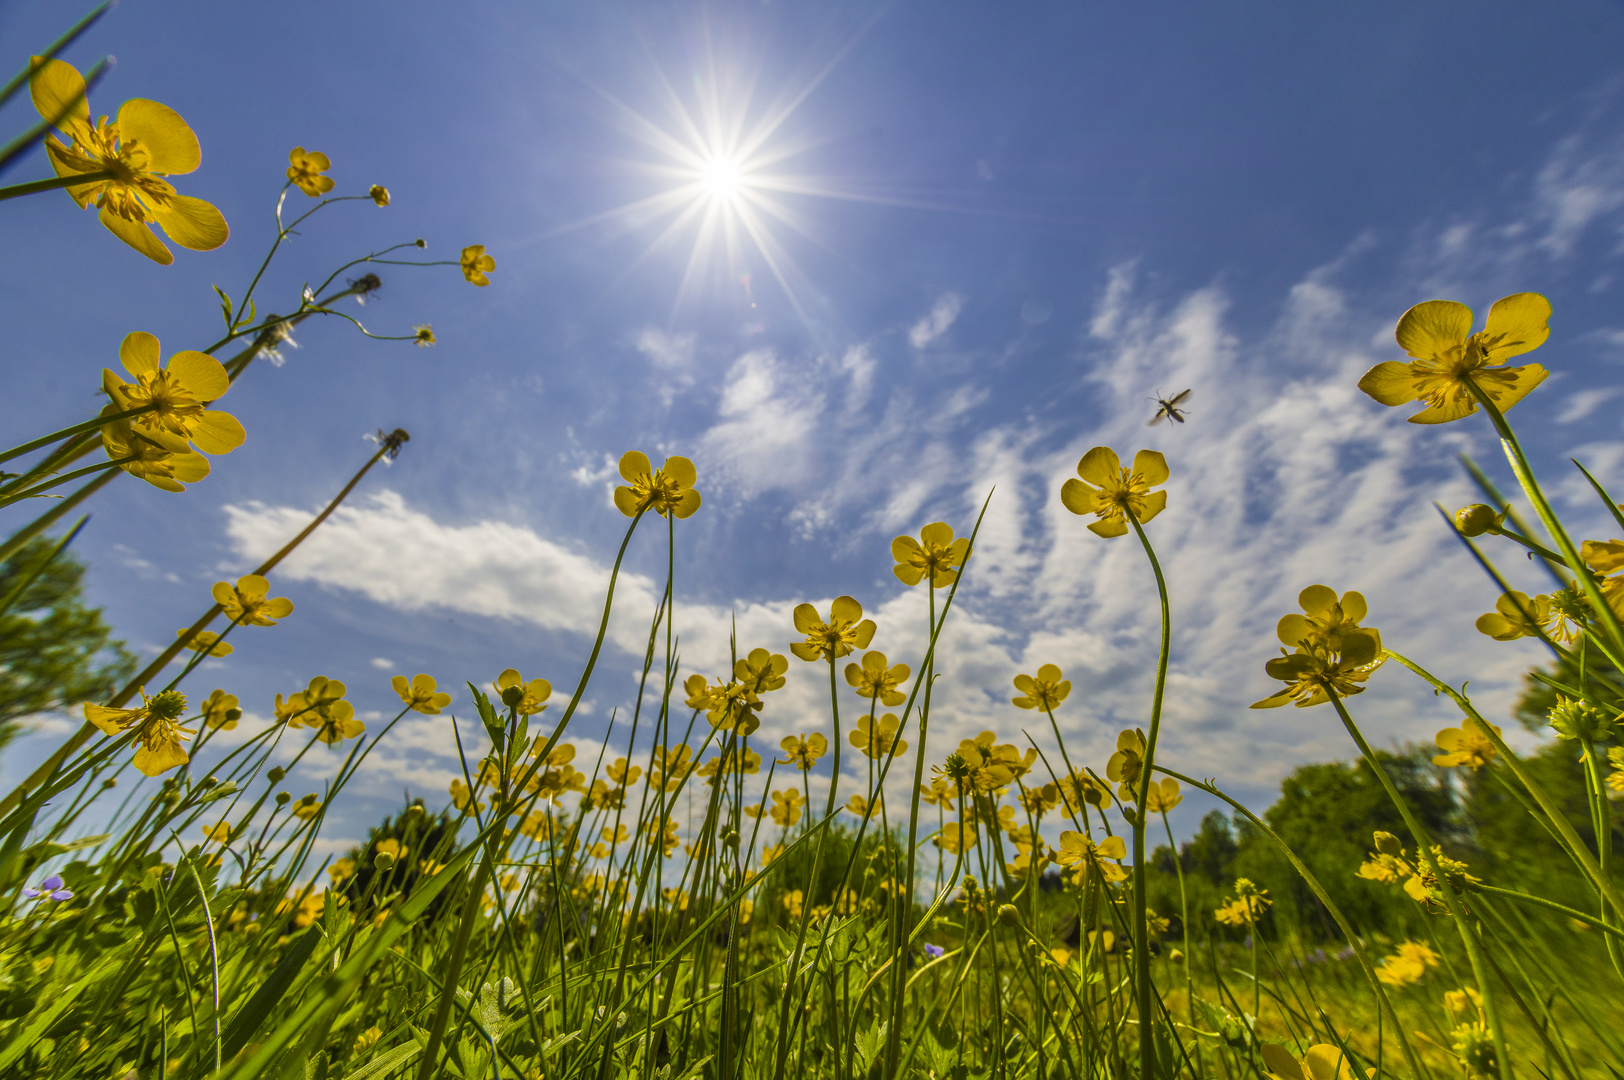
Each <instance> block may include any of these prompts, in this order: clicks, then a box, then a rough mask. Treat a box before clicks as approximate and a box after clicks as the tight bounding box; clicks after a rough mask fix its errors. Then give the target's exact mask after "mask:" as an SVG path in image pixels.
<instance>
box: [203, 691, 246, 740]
mask: <svg viewBox="0 0 1624 1080" xmlns="http://www.w3.org/2000/svg"><path fill="white" fill-rule="evenodd" d="M200 708H201V709H202V710H203V722H204V723H205V724H207V725H208V726H209V730H211V731H213V730H216V729H219V728H225V729H226V730H227V731H230V730H231V729H232V728H234V727H236V726H237V721H238V720H241V719H242V709H241V707H240V706H239V704H238V702H237V695H235V694H228V693H226V692H225V691H224V690H216V691H215V692H214V693H212V694H210V695H209V696H208V697H206V698H204V699H203V704H202V705H201V706H200Z"/></svg>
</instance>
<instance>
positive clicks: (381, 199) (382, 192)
mask: <svg viewBox="0 0 1624 1080" xmlns="http://www.w3.org/2000/svg"><path fill="white" fill-rule="evenodd" d="M367 194H368V195H370V196H372V201H373V202H375V203H377V204H378V205H379V206H388V205H389V189H388V188H386V187H384V186H383V185H382V184H373V185H372V187H371V188H369V189H368V190H367Z"/></svg>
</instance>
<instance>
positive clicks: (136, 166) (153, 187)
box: [63, 116, 175, 224]
mask: <svg viewBox="0 0 1624 1080" xmlns="http://www.w3.org/2000/svg"><path fill="white" fill-rule="evenodd" d="M84 131H85V134H84V137H83V138H82V139H75V141H74V144H73V147H72V149H68V150H65V151H64V152H63V157H64V158H66V159H67V163H68V164H69V165H70V167H72V168H75V169H78V170H82V171H84V172H104V171H105V172H110V173H112V174H113V175H112V176H111V177H109V178H108V179H106V180H102V181H95V182H93V184H94V185H95V186H93V187H92V188H91V189H90V190H91V191H92V192H93V193H94V194H95V196H96V206H97V208H98V209H104V210H107V211H108V212H109V213H113V214H117V215H118V216H119V217H121V218H123V219H125V220H126V221H132V222H135V223H137V224H140V223H143V222H145V221H147V220H149V219H150V218H151V217H152V212H153V211H154V210H162V209H165V208H166V207H168V205H169V203H170V202H171V200H172V199H173V198H174V195H175V189H174V188H173V187H171V186H170V185H169V183H168V182H167V181H164V180H161V179H159V177H158V176H157V174H155V173H153V172H152V171H151V169H150V166H151V161H152V158H151V155H150V154H148V153H147V149H146V147H144V146H142V145H141V143H140V140H138V139H129V138H124V137H123V136H121V135H120V133H119V130H118V125H117V124H112V123H108V121H107V117H105V116H104V117H102V118H101V119H100V120H99V121H97V122H96V125H95V126H94V127H87V128H86V129H84Z"/></svg>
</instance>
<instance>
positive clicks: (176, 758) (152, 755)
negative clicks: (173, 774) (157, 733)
mask: <svg viewBox="0 0 1624 1080" xmlns="http://www.w3.org/2000/svg"><path fill="white" fill-rule="evenodd" d="M187 760H188V758H187V757H186V751H185V750H183V749H181V745H180V743H178V742H168V743H161V744H159V745H158V746H157V747H156V748H154V749H152V750H148V749H147V748H146V747H145V746H143V747H141V749H139V750H137V751H136V752H135V757H134V759H133V760H132V764H133V765H134V766H135V767H136V768H137V769H139V770H140V771H141V772H143V773H145V774H146V775H148V776H157V775H159V774H160V773H165V772H168V771H169V770H170V769H173V768H176V767H177V766H180V765H184V764H186V762H187Z"/></svg>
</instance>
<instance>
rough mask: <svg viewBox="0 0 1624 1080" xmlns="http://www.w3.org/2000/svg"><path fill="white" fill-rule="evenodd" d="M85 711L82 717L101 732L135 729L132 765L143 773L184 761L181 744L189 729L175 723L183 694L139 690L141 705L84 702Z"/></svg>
mask: <svg viewBox="0 0 1624 1080" xmlns="http://www.w3.org/2000/svg"><path fill="white" fill-rule="evenodd" d="M84 710H85V719H86V720H89V721H90V722H91V723H92V724H94V725H96V727H97V728H99V729H100V730H101V732H102V733H103V734H104V735H120V734H122V733H124V732H125V731H128V730H129V729H130V728H135V729H136V736H135V741H136V745H137V749H136V751H135V758H134V759H133V764H134V765H135V767H136V768H137V769H138V770H140V771H141V772H142V773H144V774H145V775H147V776H157V775H158V774H159V773H162V772H167V771H168V770H170V769H173V768H175V767H176V766H177V765H184V764H186V762H187V760H188V759H187V757H186V749H185V747H183V746H181V740H183V739H186V738H189V737H191V735H192V730H191V729H190V728H183V727H181V726H180V724H179V723H177V721H178V720H179V718H180V717H181V716H182V715H184V714H185V712H186V695H185V694H182V693H181V692H180V691H178V690H164V691H162V692H160V693H158V694H154V695H153V696H152V697H150V698H149V697H147V692H146V691H145V690H142V691H141V705H140V706H139V707H138V708H134V709H110V708H108V707H107V706H105V705H96V704H93V703H91V702H88V701H87V702H85V706H84Z"/></svg>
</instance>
